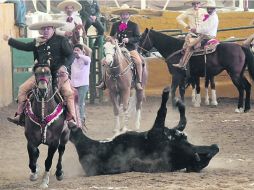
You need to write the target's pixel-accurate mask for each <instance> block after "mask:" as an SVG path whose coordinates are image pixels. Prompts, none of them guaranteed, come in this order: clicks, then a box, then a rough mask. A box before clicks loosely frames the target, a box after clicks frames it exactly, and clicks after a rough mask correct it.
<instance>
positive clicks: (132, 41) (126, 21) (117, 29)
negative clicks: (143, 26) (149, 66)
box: [97, 4, 143, 90]
mask: <svg viewBox="0 0 254 190" xmlns="http://www.w3.org/2000/svg"><path fill="white" fill-rule="evenodd" d="M137 13H138V10H137V9H134V8H130V7H129V6H128V5H127V4H123V5H122V6H121V7H120V8H119V9H116V10H114V11H112V12H111V14H114V15H120V19H121V20H120V21H119V22H115V23H114V24H113V26H112V28H111V32H110V36H112V37H114V38H116V39H117V40H118V42H119V43H123V44H124V45H125V47H126V49H127V50H128V51H129V52H130V55H131V58H132V59H133V61H134V63H135V67H136V71H137V72H136V73H137V76H136V88H137V89H138V90H143V88H142V85H141V84H142V67H143V66H142V60H141V57H140V55H139V53H138V52H137V45H136V44H137V43H138V41H139V38H140V32H139V27H138V25H137V24H136V23H134V22H132V21H130V16H131V15H134V14H137ZM104 78H105V77H104ZM104 87H105V82H104V81H103V82H102V83H101V84H100V85H99V86H97V88H104Z"/></svg>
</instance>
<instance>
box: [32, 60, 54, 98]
mask: <svg viewBox="0 0 254 190" xmlns="http://www.w3.org/2000/svg"><path fill="white" fill-rule="evenodd" d="M34 75H35V81H36V86H37V89H38V91H37V93H38V96H39V97H41V98H45V97H46V96H47V95H48V90H49V88H50V87H51V85H52V76H51V71H50V66H49V64H48V63H47V64H41V63H36V64H35V66H34Z"/></svg>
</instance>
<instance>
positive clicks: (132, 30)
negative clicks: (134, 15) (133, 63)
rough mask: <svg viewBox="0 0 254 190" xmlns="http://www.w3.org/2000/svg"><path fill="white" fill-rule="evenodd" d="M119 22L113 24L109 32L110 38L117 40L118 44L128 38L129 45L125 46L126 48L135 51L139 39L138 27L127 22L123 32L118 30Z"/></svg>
mask: <svg viewBox="0 0 254 190" xmlns="http://www.w3.org/2000/svg"><path fill="white" fill-rule="evenodd" d="M120 24H121V21H120V22H116V23H114V24H113V26H112V28H111V32H110V36H114V37H116V38H117V39H118V41H119V43H122V39H123V38H129V43H127V44H125V45H126V48H127V49H128V50H129V51H131V50H134V49H136V48H137V47H136V44H137V42H138V41H139V38H140V32H139V27H138V25H137V24H136V23H134V22H132V21H128V23H127V28H126V29H125V30H123V31H120V30H119V25H120Z"/></svg>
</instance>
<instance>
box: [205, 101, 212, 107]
mask: <svg viewBox="0 0 254 190" xmlns="http://www.w3.org/2000/svg"><path fill="white" fill-rule="evenodd" d="M205 105H206V106H209V105H210V101H209V100H205ZM211 105H213V104H212V102H211Z"/></svg>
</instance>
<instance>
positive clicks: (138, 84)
mask: <svg viewBox="0 0 254 190" xmlns="http://www.w3.org/2000/svg"><path fill="white" fill-rule="evenodd" d="M136 87H137V90H143V88H142V85H141V82H138V83H137V84H136Z"/></svg>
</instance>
